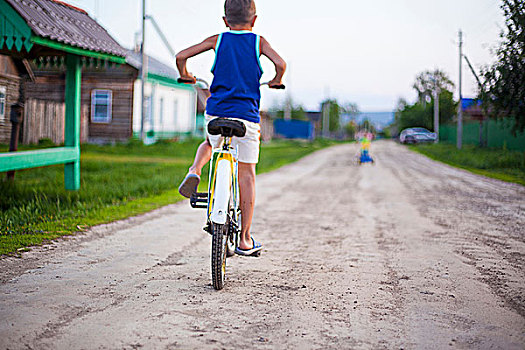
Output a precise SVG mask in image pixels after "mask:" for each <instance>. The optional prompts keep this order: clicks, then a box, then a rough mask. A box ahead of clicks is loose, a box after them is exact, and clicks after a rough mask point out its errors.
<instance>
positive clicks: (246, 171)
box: [239, 162, 255, 249]
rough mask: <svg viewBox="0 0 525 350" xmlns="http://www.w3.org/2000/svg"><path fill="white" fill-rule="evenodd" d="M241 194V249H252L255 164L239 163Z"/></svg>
mask: <svg viewBox="0 0 525 350" xmlns="http://www.w3.org/2000/svg"><path fill="white" fill-rule="evenodd" d="M239 192H240V197H241V198H240V199H241V203H240V208H241V214H242V228H241V237H240V240H239V248H240V249H252V248H253V242H252V237H251V235H250V227H251V225H252V218H253V207H254V204H255V164H252V163H242V162H239Z"/></svg>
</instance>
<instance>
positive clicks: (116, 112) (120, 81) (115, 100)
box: [82, 74, 134, 140]
mask: <svg viewBox="0 0 525 350" xmlns="http://www.w3.org/2000/svg"><path fill="white" fill-rule="evenodd" d="M133 82H134V79H130V78H129V77H106V76H104V77H100V76H95V75H92V74H85V77H84V78H83V79H82V104H86V105H88V106H89V114H88V115H89V118H88V119H89V138H90V139H103V140H125V139H128V138H129V137H131V136H132V133H133ZM95 89H102V90H111V91H112V94H113V96H112V101H111V107H112V111H111V122H109V123H93V122H92V121H91V92H92V91H93V90H95Z"/></svg>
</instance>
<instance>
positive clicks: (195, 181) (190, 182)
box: [179, 174, 201, 198]
mask: <svg viewBox="0 0 525 350" xmlns="http://www.w3.org/2000/svg"><path fill="white" fill-rule="evenodd" d="M200 181H201V177H200V176H199V175H197V174H188V175H186V177H185V178H184V180H182V183H181V184H180V186H179V193H180V194H181V195H183V196H184V197H186V198H190V197H191V195H192V194H193V193H195V192H197V186H198V185H199V182H200Z"/></svg>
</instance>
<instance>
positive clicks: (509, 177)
mask: <svg viewBox="0 0 525 350" xmlns="http://www.w3.org/2000/svg"><path fill="white" fill-rule="evenodd" d="M409 147H410V149H412V150H414V151H416V152H419V153H421V154H424V155H426V156H427V157H429V158H431V159H434V160H438V161H440V162H443V163H447V164H449V165H452V166H455V167H458V168H462V169H465V170H468V171H471V172H473V173H475V174H479V175H484V176H487V177H491V178H494V179H498V180H502V181H507V182H514V183H517V184H520V185H524V186H525V152H518V151H509V150H505V149H489V148H479V147H475V146H471V145H464V146H463V148H462V149H461V150H458V149H457V148H456V146H454V145H451V144H445V143H440V144H429V145H415V146H409Z"/></svg>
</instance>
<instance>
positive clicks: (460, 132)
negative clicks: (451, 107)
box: [456, 29, 463, 149]
mask: <svg viewBox="0 0 525 350" xmlns="http://www.w3.org/2000/svg"><path fill="white" fill-rule="evenodd" d="M462 63H463V32H462V31H461V29H460V30H459V104H458V129H457V142H456V147H457V148H458V149H461V147H462V144H463V106H462V104H463V94H462V91H461V79H462V77H461V73H462V72H461V68H462Z"/></svg>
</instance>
